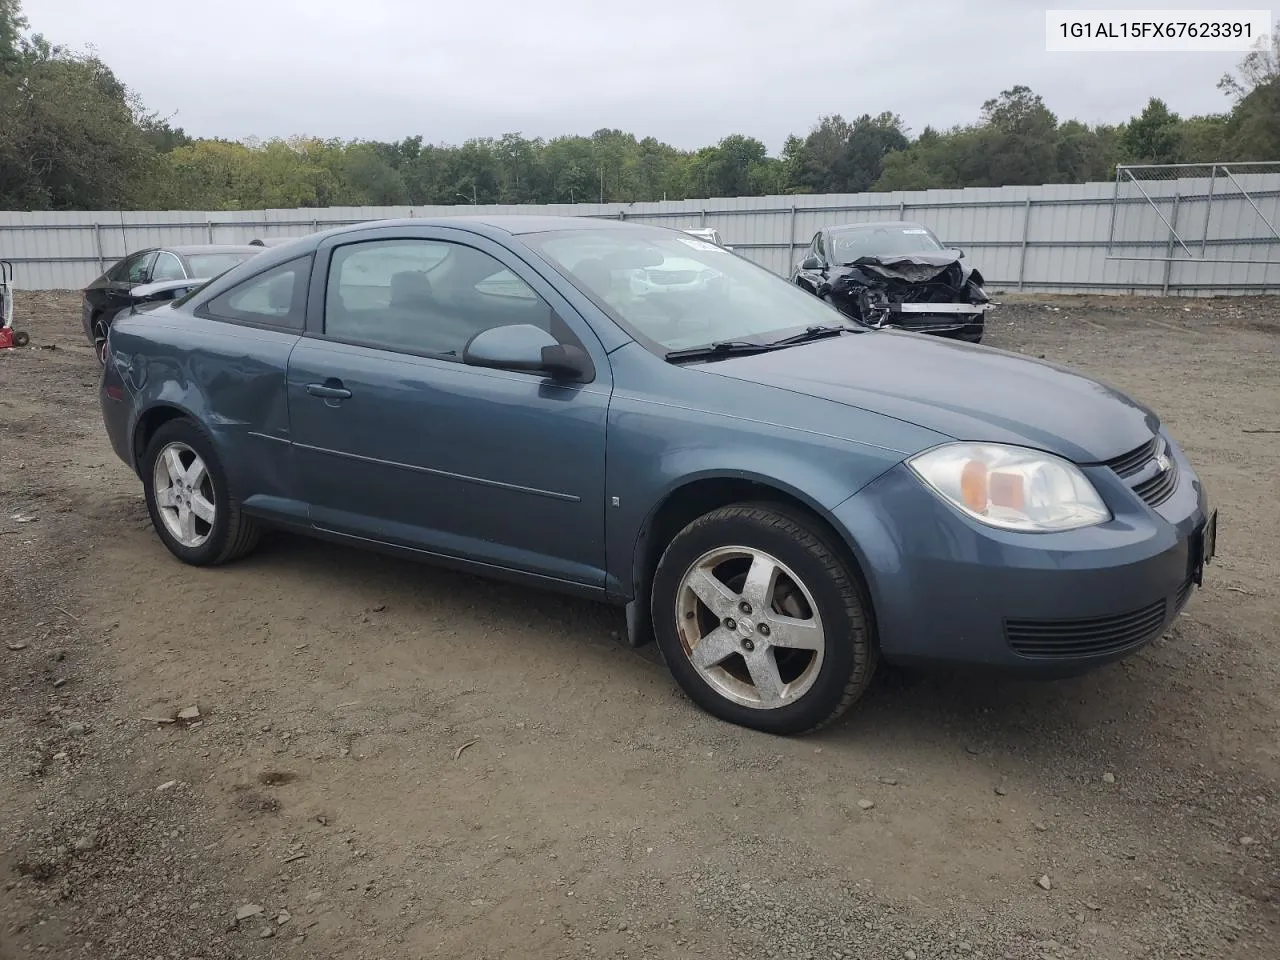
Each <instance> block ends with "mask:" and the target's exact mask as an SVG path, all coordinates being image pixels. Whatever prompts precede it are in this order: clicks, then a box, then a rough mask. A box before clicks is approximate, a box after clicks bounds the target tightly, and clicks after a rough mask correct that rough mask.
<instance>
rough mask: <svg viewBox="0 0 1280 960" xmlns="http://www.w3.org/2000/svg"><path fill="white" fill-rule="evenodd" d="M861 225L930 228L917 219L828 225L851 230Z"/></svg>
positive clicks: (836, 228) (830, 227)
mask: <svg viewBox="0 0 1280 960" xmlns="http://www.w3.org/2000/svg"><path fill="white" fill-rule="evenodd" d="M861 227H876V228H883V227H899V228H902V227H907V228H913V229H921V228H924V229H928V228H927V227H925V226H924V224H923V223H918V222H917V221H915V220H859V221H856V222H854V223H835V224H832V225H831V226H829V227H827V229H828V230H851V229H854V228H861Z"/></svg>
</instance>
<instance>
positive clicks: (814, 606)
mask: <svg viewBox="0 0 1280 960" xmlns="http://www.w3.org/2000/svg"><path fill="white" fill-rule="evenodd" d="M651 609H652V617H653V627H654V635H655V637H656V639H657V642H658V646H659V648H660V649H661V651H662V655H663V658H664V659H665V660H666V663H667V666H668V668H669V669H670V670H671V673H672V675H673V676H674V677H675V679H676V681H677V682H678V683H679V684H680V686H681V687H682V688H683V689H684V691H685V693H687V694H688V695H689V697H690V698H691V699H692V700H693V701H694V702H695V703H697V704H698V705H699V706H700V707H702V708H703V709H704V710H706V711H707V712H709V713H711V714H712V715H714V716H716V717H719V718H720V719H722V720H726V721H728V722H730V723H735V724H738V725H741V726H744V727H750V728H752V729H756V730H762V731H765V732H767V733H774V734H779V735H793V734H799V733H806V732H810V731H813V730H816V729H818V728H819V727H822V726H825V725H826V724H828V723H830V722H831V721H832V720H834V719H836V718H837V717H839V716H840V715H841V714H842V713H844V711H845V710H847V709H848V708H849V707H850V706H851V705H852V704H853V703H854V701H856V700H857V699H858V698H859V697H860V696H861V695H862V694H863V692H864V691H865V690H866V688H867V686H868V684H869V683H870V682H871V677H872V674H873V673H874V672H875V666H876V649H875V644H874V642H873V639H872V630H871V627H870V624H869V619H868V615H867V612H866V611H867V604H866V603H865V602H864V599H863V594H862V590H861V588H860V586H859V581H858V579H857V575H856V574H855V572H854V571H853V570H852V569H851V568H850V564H849V561H847V560H846V559H845V558H844V556H843V555H842V551H840V550H839V549H838V548H837V547H836V546H835V544H833V543H831V542H829V540H828V538H827V536H826V535H825V534H823V533H820V532H819V530H818V528H817V527H816V526H815V525H814V524H813V523H812V521H810V520H808V519H807V518H806V517H804V516H803V515H802V514H800V513H799V512H796V511H792V510H790V509H788V508H786V507H783V506H780V505H777V504H771V503H745V504H735V505H732V506H728V507H722V508H720V509H718V510H714V511H712V512H711V513H708V514H706V515H705V516H702V517H699V518H698V519H697V520H695V521H693V522H692V523H691V524H689V525H688V526H687V527H685V528H684V530H682V531H681V532H680V533H679V534H677V535H676V537H675V539H673V540H672V541H671V543H670V545H669V546H668V547H667V549H666V551H665V552H664V553H663V555H662V558H661V560H659V561H658V566H657V570H656V571H655V573H654V579H653V591H652V596H651Z"/></svg>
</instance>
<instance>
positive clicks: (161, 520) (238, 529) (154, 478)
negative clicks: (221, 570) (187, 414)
mask: <svg viewBox="0 0 1280 960" xmlns="http://www.w3.org/2000/svg"><path fill="white" fill-rule="evenodd" d="M141 472H142V484H143V492H144V494H145V496H146V501H147V511H148V512H149V513H150V514H151V523H152V525H153V526H154V527H155V530H156V533H157V534H158V535H159V537H160V540H161V542H163V543H164V545H165V546H166V547H167V548H168V549H169V552H170V553H172V554H173V555H174V556H175V557H177V558H178V559H179V560H181V561H182V562H183V563H189V564H191V565H192V566H196V567H204V566H214V565H216V564H220V563H228V562H230V561H232V560H235V559H238V558H239V557H242V556H244V555H245V554H247V553H249V552H250V551H251V550H253V548H254V547H256V546H257V544H258V539H259V536H260V530H259V527H258V525H257V524H256V523H255V522H254V521H253V519H252V518H250V517H248V516H246V515H245V514H244V513H243V512H242V511H241V509H240V506H239V504H236V503H234V502H233V501H232V498H231V494H230V491H229V490H228V487H227V474H226V471H225V470H224V469H223V467H222V463H221V461H220V460H219V459H218V454H217V451H216V450H215V449H214V447H213V442H212V441H211V440H210V439H209V437H208V435H207V434H205V432H204V431H203V430H201V429H200V428H199V427H198V426H197V425H196V424H195V423H193V422H192V421H190V420H187V419H177V420H170V421H168V422H167V423H165V424H163V425H162V426H161V427H160V429H158V430H157V431H156V432H155V436H153V437H152V438H151V441H150V442H149V443H148V444H147V449H146V453H145V454H144V455H143V457H142V470H141Z"/></svg>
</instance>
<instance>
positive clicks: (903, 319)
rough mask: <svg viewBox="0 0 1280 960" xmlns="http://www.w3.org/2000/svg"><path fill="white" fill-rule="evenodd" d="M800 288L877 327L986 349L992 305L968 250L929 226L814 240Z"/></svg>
mask: <svg viewBox="0 0 1280 960" xmlns="http://www.w3.org/2000/svg"><path fill="white" fill-rule="evenodd" d="M791 279H792V282H794V283H795V284H797V285H798V286H800V287H801V288H803V289H805V290H807V291H809V292H810V293H812V294H814V295H815V296H817V297H820V298H822V299H823V300H826V301H827V302H828V303H830V304H831V305H832V306H834V307H835V308H836V309H838V310H839V311H840V312H841V313H844V314H845V315H846V316H849V317H852V318H853V319H856V320H858V321H860V322H862V323H865V324H868V325H869V326H873V327H884V326H893V327H899V328H900V329H903V330H911V331H914V332H916V333H932V334H941V335H944V336H950V337H956V338H958V339H960V340H967V341H969V342H970V343H979V342H980V341H981V340H982V335H983V332H984V330H985V329H986V317H985V315H986V312H987V310H988V309H989V307H990V305H991V304H990V299H989V298H988V297H987V294H986V291H985V290H984V289H983V284H984V283H985V281H984V280H983V277H982V274H981V273H979V272H978V271H977V270H975V269H974V268H973V267H972V266H971V265H970V264H969V263H968V262H967V261H966V260H965V256H964V251H963V250H955V249H950V248H948V247H946V246H944V245H943V244H942V242H941V241H940V240H939V239H938V238H937V237H936V236H935V235H934V233H933V231H932V230H930V229H929V228H928V227H926V226H924V225H923V224H919V223H911V222H909V221H897V220H895V221H886V222H877V223H850V224H844V225H842V226H836V227H826V228H824V229H822V230H819V231H818V232H817V233H815V234H814V235H813V240H812V241H811V242H810V244H809V248H808V249H807V250H806V251H805V253H804V257H803V258H802V259H801V261H800V262H799V263H797V264H796V266H795V269H794V270H793V271H792V273H791Z"/></svg>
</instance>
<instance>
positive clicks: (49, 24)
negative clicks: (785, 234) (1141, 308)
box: [23, 0, 1259, 152]
mask: <svg viewBox="0 0 1280 960" xmlns="http://www.w3.org/2000/svg"><path fill="white" fill-rule="evenodd" d="M1048 5H1049V4H1046V3H1043V2H1030V0H898V2H885V0H875V2H868V0H800V2H794V0H793V2H790V3H789V2H787V0H647V2H637V0H472V2H461V3H460V2H454V0H355V2H352V0H341V2H340V0H219V2H217V3H214V2H213V0H203V2H199V3H196V4H193V3H190V2H183V0H177V2H174V0H130V2H128V3H125V4H121V5H119V6H116V5H113V4H110V3H104V2H103V0H24V4H23V6H24V10H25V12H26V15H27V18H28V20H29V21H30V23H31V28H32V29H33V30H34V31H37V32H41V33H43V34H45V36H46V37H47V38H48V39H49V40H51V41H53V42H55V43H61V44H65V45H68V46H71V47H77V48H83V47H86V46H88V45H93V46H94V47H95V48H96V50H97V52H98V54H99V55H100V56H101V57H102V58H103V59H104V60H106V62H107V63H108V64H109V65H110V66H111V67H112V69H113V70H115V72H116V74H117V75H118V76H119V77H120V79H121V80H123V81H124V82H125V83H127V84H128V85H129V86H130V87H132V88H133V89H134V90H136V91H137V92H138V93H139V94H141V96H142V98H143V99H144V101H145V102H146V104H147V105H148V107H150V108H151V109H153V110H156V111H159V112H160V113H162V114H175V116H174V118H173V121H172V122H173V123H174V124H176V125H178V126H181V127H183V128H184V129H186V131H187V132H188V133H189V134H191V135H195V136H220V137H229V138H232V139H242V138H246V137H251V136H257V137H262V138H267V137H272V136H288V135H291V134H310V135H315V136H323V137H342V138H345V139H350V138H369V139H386V140H393V139H399V138H400V137H403V136H407V135H412V134H421V135H422V136H423V138H424V139H425V140H427V141H428V142H433V143H441V142H444V143H458V142H461V141H462V140H465V139H467V138H469V137H479V136H495V137H496V136H500V135H502V134H503V133H506V132H521V133H523V134H524V135H525V136H528V137H535V136H542V137H550V136H555V135H558V134H562V133H582V134H589V133H591V132H592V131H593V130H596V129H598V128H600V127H619V128H621V129H623V130H627V131H631V132H634V133H635V134H636V135H637V136H645V135H652V136H655V137H657V138H659V139H660V140H665V141H667V142H669V143H672V144H674V145H676V146H678V147H683V148H691V147H697V146H702V145H705V144H710V143H714V142H716V141H717V140H719V139H720V138H721V137H723V136H725V135H726V134H730V133H745V134H749V135H751V136H755V137H757V138H759V139H761V140H763V141H764V142H765V143H766V144H767V145H768V147H769V149H770V151H771V152H776V151H777V150H778V149H779V148H780V147H781V145H782V142H783V140H784V139H785V137H786V135H787V134H788V133H792V132H795V133H801V134H803V133H805V132H806V131H807V130H808V129H809V128H810V127H811V126H812V124H813V123H814V121H815V120H816V119H817V118H818V117H819V116H820V115H822V114H828V113H840V114H843V115H844V116H845V117H846V118H852V117H854V116H857V115H859V114H862V113H871V114H875V113H879V112H880V111H883V110H889V111H893V112H896V113H898V114H899V115H900V116H902V118H903V120H904V121H905V122H906V124H907V126H908V127H909V128H910V129H911V131H912V132H919V130H920V129H921V128H923V127H924V126H926V125H929V124H932V125H934V126H937V127H946V126H950V125H952V124H956V123H966V122H970V121H972V120H974V119H976V117H977V115H978V112H979V110H980V108H981V105H982V102H983V101H984V100H986V99H988V98H989V97H992V96H994V95H996V94H997V93H999V92H1000V91H1001V90H1003V89H1005V88H1007V87H1010V86H1012V85H1014V84H1026V85H1027V86H1030V87H1031V88H1032V89H1033V90H1035V91H1036V92H1037V93H1039V94H1041V95H1042V96H1043V97H1044V99H1045V101H1046V102H1047V103H1048V105H1049V107H1050V108H1051V109H1052V110H1053V111H1054V112H1056V113H1057V114H1058V116H1059V118H1060V119H1066V118H1070V117H1074V118H1077V119H1080V120H1084V121H1087V122H1090V123H1093V122H1098V121H1111V122H1115V121H1121V120H1124V119H1126V118H1128V117H1129V116H1131V115H1132V114H1133V113H1134V112H1136V111H1139V110H1141V108H1142V107H1143V105H1144V104H1145V103H1146V101H1147V98H1148V97H1149V96H1152V95H1156V96H1160V97H1163V98H1164V99H1165V100H1166V102H1168V103H1169V105H1170V107H1171V108H1172V109H1174V110H1176V111H1178V112H1180V113H1183V114H1193V113H1204V112H1217V111H1220V110H1223V109H1225V108H1226V107H1227V106H1228V101H1227V99H1226V98H1225V97H1224V96H1223V94H1222V93H1220V92H1219V91H1218V90H1217V88H1216V83H1217V80H1218V78H1219V77H1220V76H1221V75H1222V73H1223V72H1224V71H1225V70H1228V69H1230V68H1232V67H1233V66H1234V65H1235V64H1236V63H1237V62H1238V61H1239V59H1240V57H1241V56H1242V55H1241V54H1238V53H1236V54H1232V53H1227V54H1222V53H1198V54H1197V53H1164V54H1135V53H1120V54H1116V53H1112V54H1065V53H1053V54H1051V53H1046V52H1045V49H1044V48H1045V33H1044V29H1045V28H1044V22H1045V21H1044V11H1045V7H1046V6H1048ZM1132 5H1133V6H1142V3H1141V0H1132ZM197 6H198V7H199V9H198V10H197V9H196V7H197ZM1052 6H1054V7H1057V8H1076V9H1079V8H1086V9H1088V8H1094V9H1096V8H1100V7H1106V8H1112V7H1128V6H1130V4H1108V3H1106V2H1105V0H1094V2H1092V3H1087V2H1086V3H1078V2H1071V0H1057V2H1054V3H1053V4H1052ZM1250 6H1254V7H1256V6H1259V5H1258V4H1252V5H1251V4H1248V3H1236V4H1232V3H1221V2H1214V0H1200V2H1199V3H1198V4H1186V3H1182V4H1179V3H1177V2H1176V0H1165V5H1164V7H1165V9H1168V8H1171V7H1180V8H1192V7H1198V8H1199V9H1207V8H1208V9H1228V8H1240V7H1250ZM788 9H790V10H797V11H799V10H803V11H805V12H804V13H787V12H785V11H787V10H788Z"/></svg>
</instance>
